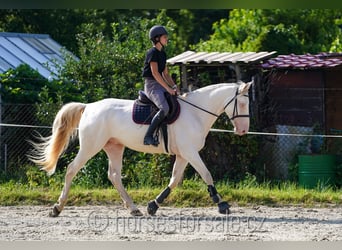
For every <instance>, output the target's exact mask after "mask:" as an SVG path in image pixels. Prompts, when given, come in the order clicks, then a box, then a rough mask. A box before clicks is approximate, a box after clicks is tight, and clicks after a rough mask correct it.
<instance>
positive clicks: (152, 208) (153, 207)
mask: <svg viewBox="0 0 342 250" xmlns="http://www.w3.org/2000/svg"><path fill="white" fill-rule="evenodd" d="M158 208H159V206H158V204H157V203H156V201H150V202H149V203H148V205H147V213H148V214H149V215H155V214H156V212H157V210H158Z"/></svg>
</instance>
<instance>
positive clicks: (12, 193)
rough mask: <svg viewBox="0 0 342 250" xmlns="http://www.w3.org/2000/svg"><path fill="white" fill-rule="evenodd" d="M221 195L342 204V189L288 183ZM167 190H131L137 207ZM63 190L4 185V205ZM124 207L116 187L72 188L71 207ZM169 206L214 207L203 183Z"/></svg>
mask: <svg viewBox="0 0 342 250" xmlns="http://www.w3.org/2000/svg"><path fill="white" fill-rule="evenodd" d="M216 187H217V190H218V192H219V193H220V194H221V196H222V197H223V198H224V199H225V200H227V201H228V202H230V203H232V204H236V205H240V206H247V205H268V206H287V205H299V206H306V207H311V206H329V205H342V189H333V188H321V189H319V188H316V189H304V188H301V187H298V186H297V185H296V184H294V183H288V182H284V183H281V184H278V185H275V184H273V185H272V184H270V183H262V184H257V183H254V184H252V185H250V184H248V185H246V183H238V184H229V183H218V184H217V185H216ZM163 188H164V187H160V188H148V187H142V188H139V189H132V188H131V189H128V193H129V194H130V196H131V197H132V198H133V200H134V201H135V202H136V204H140V205H146V204H147V202H148V201H149V200H151V199H154V198H155V197H156V196H157V195H158V194H159V193H160V192H161V191H162V190H163ZM60 192H61V189H60V188H59V187H58V188H53V187H52V188H48V187H39V186H38V187H29V185H23V184H15V183H13V182H11V183H5V184H1V185H0V205H2V206H10V205H52V204H54V203H55V202H56V201H57V199H58V197H59V195H60ZM86 204H87V205H121V204H122V201H121V198H120V195H119V193H118V192H117V191H116V190H115V189H114V188H91V189H87V188H84V187H80V186H73V187H72V188H71V191H70V194H69V198H68V205H76V206H82V205H86ZM163 205H165V206H175V207H206V206H213V203H212V201H211V199H210V197H209V195H208V192H207V187H206V185H205V184H204V183H203V182H201V181H200V180H190V181H189V180H185V181H184V182H183V185H182V186H180V187H177V188H176V189H175V190H173V191H172V193H171V194H170V196H169V197H168V198H167V199H166V200H165V202H164V204H163Z"/></svg>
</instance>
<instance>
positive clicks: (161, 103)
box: [143, 25, 177, 146]
mask: <svg viewBox="0 0 342 250" xmlns="http://www.w3.org/2000/svg"><path fill="white" fill-rule="evenodd" d="M149 38H150V40H151V41H152V44H153V47H152V48H151V49H149V50H148V51H147V53H146V57H145V63H144V69H143V77H144V79H145V85H144V91H145V93H146V95H147V97H148V98H149V99H150V100H151V101H152V102H153V103H154V104H155V105H156V106H157V107H158V109H159V111H158V112H157V113H156V114H155V116H154V117H153V118H152V122H151V125H150V126H149V128H148V129H147V132H146V134H145V137H144V144H145V145H153V146H158V144H159V142H158V139H155V138H154V137H153V133H154V131H155V130H156V129H157V127H158V125H159V124H160V123H161V122H162V121H163V119H164V118H165V117H166V115H167V114H168V113H169V110H170V108H169V105H168V103H167V100H166V97H165V95H164V93H165V92H168V93H170V94H171V95H175V94H176V92H177V85H176V84H175V83H174V81H173V80H172V78H171V76H170V75H169V71H168V69H167V66H166V53H165V51H164V47H165V46H166V45H167V42H168V33H167V31H166V29H165V27H164V26H161V25H156V26H153V27H152V28H151V29H150V32H149Z"/></svg>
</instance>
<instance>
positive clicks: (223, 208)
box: [218, 201, 230, 214]
mask: <svg viewBox="0 0 342 250" xmlns="http://www.w3.org/2000/svg"><path fill="white" fill-rule="evenodd" d="M218 208H219V213H220V214H230V210H229V208H230V205H229V204H228V202H226V201H222V202H220V203H219V204H218Z"/></svg>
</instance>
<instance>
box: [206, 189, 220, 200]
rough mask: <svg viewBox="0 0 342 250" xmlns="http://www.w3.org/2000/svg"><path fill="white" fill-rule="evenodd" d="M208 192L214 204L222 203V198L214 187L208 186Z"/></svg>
mask: <svg viewBox="0 0 342 250" xmlns="http://www.w3.org/2000/svg"><path fill="white" fill-rule="evenodd" d="M208 192H209V194H210V197H211V198H212V199H213V202H214V203H218V202H219V201H220V197H219V196H218V195H217V190H216V188H215V187H214V186H212V185H208Z"/></svg>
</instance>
